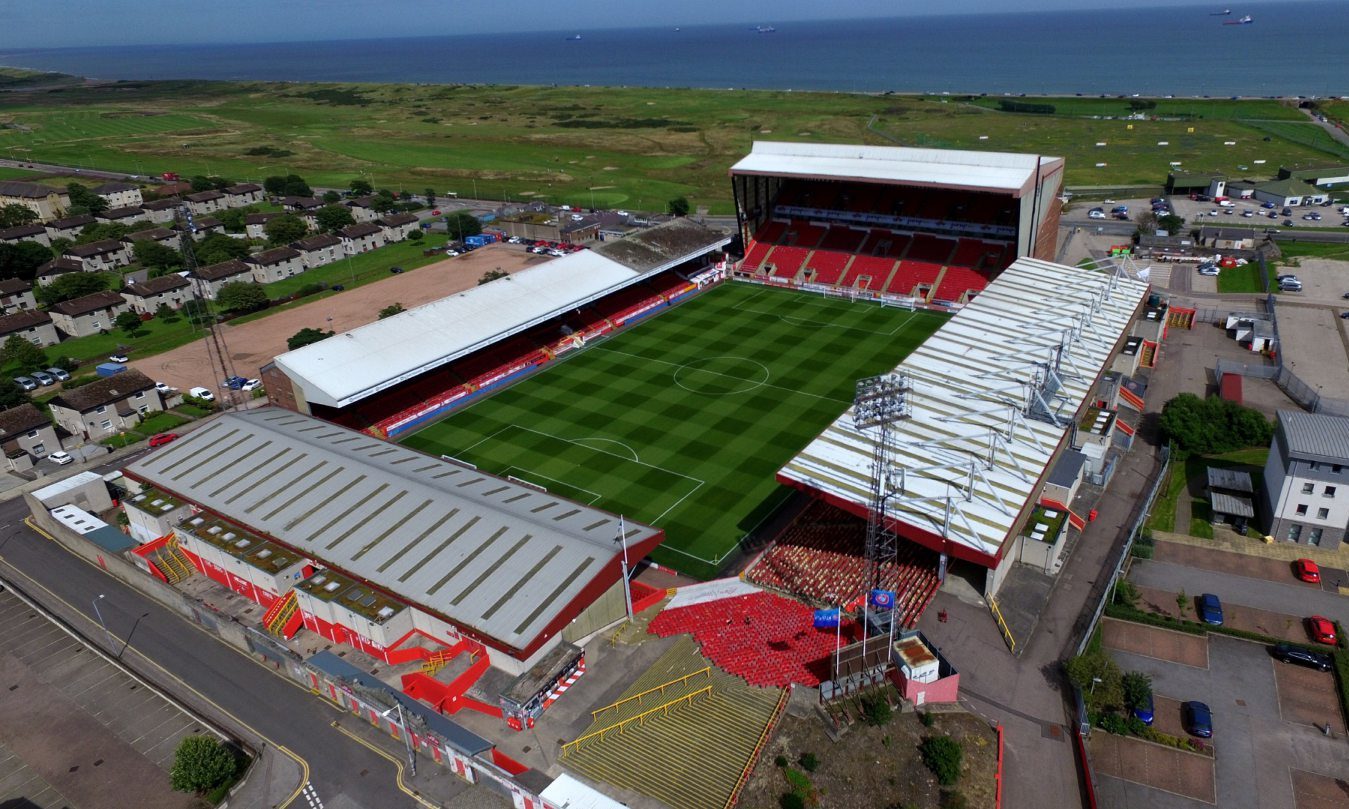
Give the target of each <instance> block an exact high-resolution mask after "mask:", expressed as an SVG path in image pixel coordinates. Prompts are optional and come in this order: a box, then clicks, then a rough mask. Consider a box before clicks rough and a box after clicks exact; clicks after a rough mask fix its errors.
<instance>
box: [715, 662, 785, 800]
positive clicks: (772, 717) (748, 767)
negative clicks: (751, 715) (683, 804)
mask: <svg viewBox="0 0 1349 809" xmlns="http://www.w3.org/2000/svg"><path fill="white" fill-rule="evenodd" d="M791 693H792V692H791V689H789V688H784V689H782V696H780V697H778V704H777V706H776V707H774V708H773V713H771V714H769V715H768V724H766V725H764V729H763V732H762V733H760V734H759V742H758V744H756V745H754V752H752V753H750V754H749V761H748V762H747V763H746V764H745V769H744V770H742V771H741V772H740V780H738V781H736V783H735V789H733V790H731V797H729V798H727V799H726V807H725V809H731V807H732V806H735V802H736V801H738V800H740V790H742V789H744V788H745V784H748V783H749V777H750V774H751V773H753V772H754V765H755V764H756V763H757V762H758V761H759V754H760V753H762V752H763V749H764V746H765V745H767V744H768V738H769V737H770V736H772V735H773V728H774V727H775V726H776V725H777V723H778V720H779V719H781V718H782V709H783V708H785V707H786V705H787V698H788V697H790V696H791Z"/></svg>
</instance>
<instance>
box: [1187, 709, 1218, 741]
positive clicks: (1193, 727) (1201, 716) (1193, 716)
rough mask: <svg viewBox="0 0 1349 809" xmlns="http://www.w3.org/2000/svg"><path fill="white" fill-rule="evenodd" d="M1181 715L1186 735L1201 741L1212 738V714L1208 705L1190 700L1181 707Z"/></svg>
mask: <svg viewBox="0 0 1349 809" xmlns="http://www.w3.org/2000/svg"><path fill="white" fill-rule="evenodd" d="M1181 714H1182V720H1183V721H1184V723H1185V730H1186V732H1187V733H1189V734H1190V735H1191V736H1198V737H1199V738H1201V739H1211V738H1213V713H1212V712H1211V711H1210V710H1209V709H1208V705H1205V704H1204V703H1202V702H1198V701H1195V700H1191V701H1190V702H1187V703H1185V704H1184V705H1183V706H1181Z"/></svg>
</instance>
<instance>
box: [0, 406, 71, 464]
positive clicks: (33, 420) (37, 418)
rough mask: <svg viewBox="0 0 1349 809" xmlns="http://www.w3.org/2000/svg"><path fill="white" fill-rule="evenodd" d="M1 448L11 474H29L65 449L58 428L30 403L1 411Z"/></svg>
mask: <svg viewBox="0 0 1349 809" xmlns="http://www.w3.org/2000/svg"><path fill="white" fill-rule="evenodd" d="M0 448H3V449H4V452H5V463H6V465H7V466H8V467H9V469H10V470H11V471H14V472H26V471H28V470H29V469H32V468H33V464H34V463H35V462H36V461H37V460H38V459H41V458H45V457H47V455H48V454H49V453H52V452H55V451H57V450H59V449H60V448H61V439H60V437H58V436H57V434H56V426H55V425H54V424H52V420H51V419H49V418H47V415H46V414H45V413H43V412H42V411H41V410H38V409H37V408H36V407H34V406H33V405H31V404H29V403H28V402H24V403H23V404H21V405H19V406H18V407H11V408H10V409H8V410H3V411H0Z"/></svg>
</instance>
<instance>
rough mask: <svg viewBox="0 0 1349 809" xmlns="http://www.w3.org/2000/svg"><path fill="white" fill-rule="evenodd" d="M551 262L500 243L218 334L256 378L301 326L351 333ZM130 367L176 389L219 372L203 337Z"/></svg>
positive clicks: (212, 379) (211, 379)
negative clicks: (494, 277) (383, 312)
mask: <svg viewBox="0 0 1349 809" xmlns="http://www.w3.org/2000/svg"><path fill="white" fill-rule="evenodd" d="M550 260H551V259H549V258H547V257H544V256H537V255H531V254H529V253H522V252H519V251H518V250H512V249H509V248H507V247H506V246H504V245H489V246H487V247H484V248H481V249H479V250H474V251H473V252H471V253H467V254H465V255H462V256H456V257H454V258H448V259H446V260H444V261H438V262H436V263H435V264H428V265H426V266H425V267H419V268H417V269H415V270H409V271H407V272H405V273H401V274H399V275H390V276H389V277H388V278H385V279H382V280H380V281H376V282H375V283H373V284H366V285H365V286H361V287H357V288H356V289H349V290H347V291H345V292H341V293H338V294H336V295H331V296H329V297H327V298H323V299H321V300H317V301H314V302H313V303H308V304H305V305H303V306H297V307H295V308H294V309H287V310H285V311H282V312H277V313H276V314H274V315H269V316H267V317H264V318H260V319H258V320H253V321H250V322H248V323H243V324H241V325H238V326H232V325H228V324H227V325H226V326H225V327H224V329H223V330H222V334H223V335H224V337H225V343H226V345H227V346H228V347H229V353H230V357H231V359H232V360H233V362H234V371H235V373H237V374H238V375H240V376H245V377H257V376H258V369H259V368H260V367H261V366H263V365H265V364H266V363H268V362H270V361H271V360H272V358H273V357H275V356H276V355H278V354H283V353H285V352H286V350H287V349H286V340H287V338H289V337H290V336H291V335H293V334H295V333H296V332H297V331H299V330H300V329H303V328H306V327H308V328H316V329H323V330H325V331H335V332H338V333H341V332H344V331H350V330H351V329H354V328H356V327H357V326H364V325H365V324H367V323H372V322H374V321H375V320H378V319H379V310H380V309H382V308H384V307H385V306H388V305H390V304H393V303H401V304H402V305H403V307H404V308H406V309H411V308H413V307H414V306H421V305H422V304H424V303H430V302H431V301H435V300H440V299H441V298H444V297H447V296H449V295H452V294H454V293H456V292H461V291H463V290H465V289H468V288H470V287H474V286H477V284H478V279H479V278H481V277H482V275H483V273H485V272H488V271H490V270H494V269H500V270H503V271H505V272H508V273H514V272H518V271H520V270H523V269H525V268H527V267H532V266H536V265H538V264H542V263H543V262H545V261H550ZM131 367H133V368H135V369H137V370H139V371H141V372H142V373H144V374H145V375H146V376H148V377H150V378H151V379H153V380H155V381H156V382H164V383H166V384H168V385H170V386H172V387H175V388H178V389H179V390H188V389H189V388H192V387H196V386H197V385H201V386H203V387H207V388H212V389H214V388H215V387H216V386H217V385H219V384H220V379H219V378H218V377H221V376H222V375H221V373H220V372H219V371H218V370H212V369H211V362H210V357H209V355H208V354H207V345H206V341H205V340H198V341H196V342H194V343H189V344H188V345H185V346H181V347H179V348H175V349H174V350H172V351H167V352H165V353H163V354H157V355H155V356H153V357H147V358H145V359H143V360H137V359H134V358H133V359H132V362H131Z"/></svg>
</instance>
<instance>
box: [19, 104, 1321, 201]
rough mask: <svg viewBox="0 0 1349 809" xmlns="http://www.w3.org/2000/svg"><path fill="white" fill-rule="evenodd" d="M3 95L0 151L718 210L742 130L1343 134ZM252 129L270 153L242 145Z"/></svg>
mask: <svg viewBox="0 0 1349 809" xmlns="http://www.w3.org/2000/svg"><path fill="white" fill-rule="evenodd" d="M10 95H11V96H12V98H7V99H6V100H7V102H9V103H8V105H7V106H6V109H5V110H4V111H3V112H0V125H3V124H10V125H13V126H11V127H9V128H5V129H0V149H3V148H5V147H9V146H13V147H16V148H18V149H23V150H26V151H24V152H23V154H24V155H25V156H27V157H29V158H31V159H34V160H49V161H52V162H57V163H61V164H65V165H73V166H91V165H96V166H99V167H102V168H107V169H112V170H120V171H126V172H130V173H133V174H142V175H153V174H158V173H160V172H164V171H176V172H178V173H180V174H182V175H183V176H191V175H193V174H205V173H214V174H220V175H223V176H226V177H230V178H232V179H236V180H252V181H258V180H260V179H262V178H263V177H266V176H268V175H270V174H286V173H291V172H294V173H298V174H301V175H302V176H304V177H305V178H306V179H307V180H309V182H310V183H311V184H315V185H326V186H337V187H345V186H346V185H347V184H348V183H349V182H350V181H351V180H352V179H355V178H358V177H361V176H365V177H366V178H368V179H370V180H371V181H372V182H374V183H375V184H376V185H377V186H386V187H389V188H391V189H394V190H399V189H400V188H401V189H408V190H415V191H419V192H420V191H421V190H422V189H425V188H427V187H428V186H429V187H431V188H434V189H435V190H436V191H437V192H439V193H441V194H444V193H446V192H455V193H457V194H459V195H460V196H462V197H470V196H477V197H479V198H484V199H514V200H516V201H520V200H524V199H543V200H547V201H549V202H554V203H570V204H573V205H583V206H586V207H590V206H592V205H595V206H601V207H615V208H621V207H626V208H635V209H638V210H661V209H663V208H664V206H665V203H666V201H668V200H670V199H672V198H674V197H677V196H684V197H686V198H688V199H689V201H690V202H692V203H693V205H694V206H695V207H699V206H706V207H708V208H709V209H710V210H711V212H712V213H729V212H730V210H731V200H730V184H729V183H728V182H727V180H726V169H727V167H728V166H730V165H731V164H732V163H734V162H735V161H736V160H738V159H739V158H740V157H742V156H743V155H744V154H745V153H746V152H747V151H748V150H749V148H750V144H751V143H752V141H753V140H755V139H756V138H757V139H773V140H789V141H806V142H819V143H867V144H874V145H908V146H922V145H929V146H953V147H962V148H971V149H983V150H990V149H991V150H998V151H1039V152H1040V153H1043V154H1053V155H1061V156H1064V157H1066V158H1068V168H1067V171H1068V176H1067V182H1068V183H1069V184H1070V185H1076V186H1082V185H1103V186H1109V185H1116V186H1117V185H1126V184H1150V185H1158V186H1160V185H1161V184H1162V182H1163V181H1164V180H1165V177H1166V172H1167V169H1168V166H1167V163H1168V162H1169V161H1181V162H1183V164H1184V167H1185V168H1186V169H1187V170H1190V171H1198V172H1205V171H1222V172H1227V173H1235V172H1238V171H1240V169H1238V168H1237V167H1238V166H1241V165H1245V166H1249V167H1251V168H1253V169H1255V170H1257V173H1258V172H1259V171H1260V170H1265V171H1266V173H1272V172H1273V171H1274V170H1275V169H1276V168H1277V167H1278V166H1279V165H1281V164H1286V163H1311V162H1325V161H1326V160H1327V159H1329V158H1330V157H1331V155H1332V154H1334V153H1335V152H1334V151H1331V150H1336V149H1339V148H1342V147H1339V146H1338V145H1337V144H1334V143H1333V141H1332V142H1329V143H1327V142H1326V140H1325V139H1324V137H1323V136H1324V133H1323V132H1322V133H1321V134H1320V135H1318V134H1317V132H1320V130H1319V129H1315V128H1314V127H1313V128H1308V127H1310V125H1309V124H1304V123H1303V121H1302V120H1300V116H1301V113H1299V112H1298V111H1297V110H1295V109H1292V108H1291V107H1289V106H1287V105H1284V104H1281V103H1279V102H1273V101H1266V100H1250V101H1239V102H1234V101H1228V100H1191V99H1170V100H1167V99H1158V101H1157V104H1158V106H1157V109H1156V110H1155V111H1154V112H1155V114H1157V115H1159V116H1163V117H1164V116H1169V115H1193V116H1196V118H1195V120H1185V121H1161V120H1159V121H1137V122H1125V121H1121V120H1105V119H1104V118H1091V117H1089V116H1093V115H1096V116H1106V115H1114V116H1119V115H1123V114H1126V113H1127V112H1128V109H1127V101H1126V100H1123V99H1092V98H1081V99H1054V100H1053V101H1052V103H1054V104H1055V106H1056V107H1057V108H1058V114H1056V115H1049V116H1044V115H1027V114H1021V113H1004V112H1000V111H997V110H996V109H991V107H996V102H997V99H996V98H989V99H962V98H959V97H954V96H953V97H922V96H880V95H862V94H849V93H802V92H786V91H731V90H688V89H678V90H673V89H654V88H621V87H557V88H552V87H518V86H442V85H426V86H420V85H392V84H389V85H376V84H347V85H339V84H325V85H316V84H285V83H263V82H249V83H229V82H181V81H180V82H168V81H166V82H135V83H118V84H109V85H104V86H89V87H66V88H63V89H62V91H61V92H60V93H49V92H43V91H36V90H35V91H23V92H14V93H12V94H10ZM1131 124H1132V125H1133V129H1129V128H1128V127H1129V126H1130V125H1131ZM1258 127H1264V128H1258ZM1190 128H1193V129H1194V132H1189V129H1190ZM1313 130H1315V131H1313ZM981 136H987V140H980V137H981ZM1266 136H1268V137H1270V138H1271V140H1270V141H1268V142H1265V141H1264V140H1263V138H1264V137H1266ZM1161 140H1165V141H1168V142H1169V144H1170V145H1169V146H1168V147H1163V148H1159V147H1158V146H1157V142H1158V141H1161ZM1225 141H1235V143H1236V145H1234V146H1230V147H1229V146H1225V145H1224V142H1225ZM1097 142H1106V143H1107V144H1108V145H1107V146H1105V147H1097V146H1096V145H1095V144H1096V143H1097ZM258 147H271V148H273V149H276V150H278V151H279V153H278V154H269V155H268V154H265V155H249V154H248V152H249V151H250V150H253V149H256V148H258ZM1258 159H1259V160H1265V161H1266V163H1265V164H1256V163H1254V160H1258ZM1098 162H1100V163H1105V164H1106V165H1105V166H1103V167H1096V163H1098ZM1245 173H1249V172H1245ZM1253 178H1254V177H1253Z"/></svg>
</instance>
